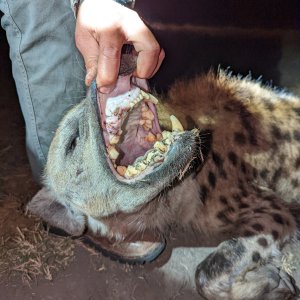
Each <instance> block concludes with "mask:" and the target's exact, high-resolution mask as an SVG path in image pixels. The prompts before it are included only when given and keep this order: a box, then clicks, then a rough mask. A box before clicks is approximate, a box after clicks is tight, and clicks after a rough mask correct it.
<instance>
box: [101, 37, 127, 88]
mask: <svg viewBox="0 0 300 300" xmlns="http://www.w3.org/2000/svg"><path fill="white" fill-rule="evenodd" d="M124 41H125V37H124V34H123V33H121V32H118V31H115V32H105V33H103V34H102V35H101V37H100V48H99V57H98V72H97V77H96V81H97V86H98V87H99V88H100V91H101V92H103V93H108V92H110V91H111V90H112V89H113V88H114V86H115V83H116V81H117V78H118V73H119V68H120V60H121V50H122V46H123V43H124Z"/></svg>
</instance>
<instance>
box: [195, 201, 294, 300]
mask: <svg viewBox="0 0 300 300" xmlns="http://www.w3.org/2000/svg"><path fill="white" fill-rule="evenodd" d="M264 201H265V200H264V199H261V201H259V202H257V203H259V205H260V207H257V208H254V207H250V206H249V207H248V208H247V209H248V211H247V212H246V213H243V212H241V213H240V214H239V215H238V217H237V219H236V220H233V219H231V220H230V221H231V222H232V225H233V226H232V227H231V229H232V230H235V232H234V234H233V236H237V237H238V238H233V239H231V240H228V241H225V242H223V243H221V244H220V245H219V247H218V248H217V249H216V250H215V251H214V252H213V253H212V254H210V255H209V256H208V257H207V258H206V259H205V260H204V261H203V262H202V263H201V264H200V265H199V266H198V268H197V272H196V278H195V279H196V285H197V289H198V292H199V293H200V294H201V295H202V296H204V297H205V298H206V299H214V300H217V299H230V300H237V299H264V300H265V299H296V296H297V295H298V293H299V290H298V288H297V287H296V285H295V281H294V279H293V278H292V277H291V276H290V275H289V274H288V273H287V272H286V271H285V270H287V268H285V266H284V264H282V261H283V254H282V250H283V248H284V245H286V244H287V243H288V242H291V241H292V240H293V238H294V237H295V234H296V224H295V219H294V218H293V216H292V215H291V214H290V212H289V209H288V208H286V207H284V205H283V206H281V205H282V204H280V202H279V204H277V203H276V205H273V207H275V206H276V208H277V210H278V211H277V213H273V212H272V210H269V211H268V210H265V209H263V207H267V206H266V203H264ZM248 203H249V202H248ZM274 203H275V202H274ZM274 203H273V204H274ZM229 217H230V216H226V218H224V220H225V219H226V220H227V221H229Z"/></svg>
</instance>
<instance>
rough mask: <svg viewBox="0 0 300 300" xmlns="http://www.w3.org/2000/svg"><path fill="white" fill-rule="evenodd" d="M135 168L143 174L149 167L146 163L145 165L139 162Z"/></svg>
mask: <svg viewBox="0 0 300 300" xmlns="http://www.w3.org/2000/svg"><path fill="white" fill-rule="evenodd" d="M135 168H136V169H137V170H138V171H140V172H142V171H144V170H145V169H146V168H147V165H146V164H145V163H143V162H138V163H137V164H136V165H135Z"/></svg>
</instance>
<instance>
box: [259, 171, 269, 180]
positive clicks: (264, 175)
mask: <svg viewBox="0 0 300 300" xmlns="http://www.w3.org/2000/svg"><path fill="white" fill-rule="evenodd" d="M268 173H269V171H268V170H267V169H263V170H261V172H260V173H259V175H260V177H261V178H262V179H264V180H265V179H266V178H267V175H268Z"/></svg>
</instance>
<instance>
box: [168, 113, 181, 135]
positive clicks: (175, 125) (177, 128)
mask: <svg viewBox="0 0 300 300" xmlns="http://www.w3.org/2000/svg"><path fill="white" fill-rule="evenodd" d="M170 120H171V123H172V131H179V132H183V131H184V129H183V126H182V125H181V123H180V122H179V120H178V119H177V118H176V117H175V116H174V115H172V116H170Z"/></svg>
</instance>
